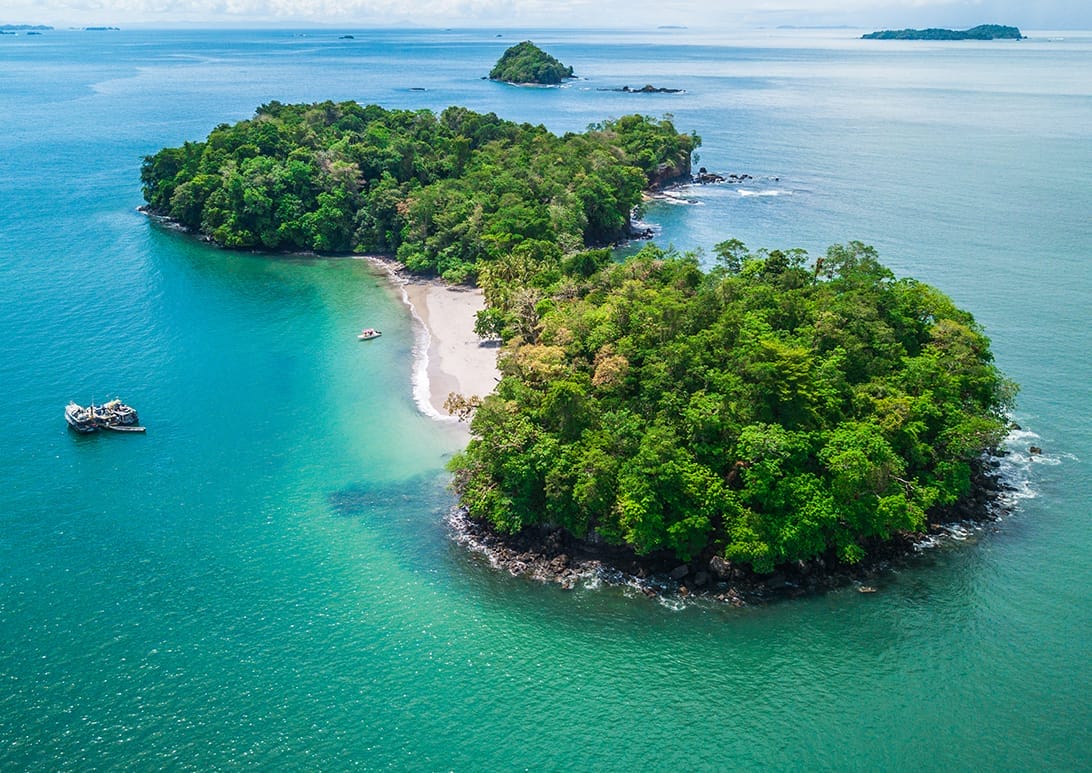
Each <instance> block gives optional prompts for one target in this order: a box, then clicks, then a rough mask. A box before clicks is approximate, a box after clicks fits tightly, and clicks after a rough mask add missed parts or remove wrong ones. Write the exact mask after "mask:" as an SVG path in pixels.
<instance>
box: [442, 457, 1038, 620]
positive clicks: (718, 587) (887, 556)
mask: <svg viewBox="0 0 1092 773" xmlns="http://www.w3.org/2000/svg"><path fill="white" fill-rule="evenodd" d="M1022 463H1023V464H1026V463H1030V462H1029V459H1028V456H1027V455H1026V454H1021V453H1019V452H1016V451H1014V450H1010V449H997V450H993V451H990V452H985V453H984V454H983V455H982V456H981V457H980V458H979V459H978V460H977V462H976V464H975V470H974V473H973V486H972V489H971V491H970V492H968V494H967V495H966V496H965V497H964V498H963V499H962V500H960V501H959V502H957V503H956V504H954V505H952V506H949V507H947V508H943V509H941V510H939V511H937V512H935V513H933V514H931V515H932V517H931V518H930V521H929V523H928V525H927V528H926V530H925V531H924V532H922V533H911V532H903V533H898V534H895V535H892V537H891V539H890V540H887V541H882V540H871V541H869V543H868V544H867V546H866V554H865V557H864V558H863V559H862V560H861V562H860V563H857V564H843V563H841V562H840V561H838V559H837V558H836V557H835V556H834V555H833V554H829V553H828V554H826V555H823V556H819V557H816V558H814V559H812V560H810V561H797V562H791V563H788V564H781V565H779V566H777V567H776V568H775V570H774V572H773V573H771V574H757V573H755V572H754V571H752V570H751V569H750V568H748V567H744V566H735V565H733V564H731V563H730V562H728V561H726V560H724V559H722V558H717V557H715V556H712V555H711V554H708V553H706V554H703V555H701V556H697V557H695V559H694V560H692V561H689V562H682V561H680V560H679V559H677V558H674V557H673V556H671V555H668V554H666V553H662V552H661V553H655V554H650V555H645V556H639V555H637V554H635V553H634V552H633V551H632V550H630V549H627V548H625V547H617V546H611V545H606V544H603V543H598V542H596V543H593V542H589V541H586V540H580V539H576V538H574V537H573V536H572V535H571V534H569V533H567V532H565V531H564V530H563V529H560V528H554V527H549V526H538V527H528V528H527V529H525V530H524V531H522V532H519V533H516V534H504V533H500V532H498V531H496V530H495V529H493V528H492V527H491V526H490V525H489V524H488V523H485V522H483V521H480V520H476V519H474V518H472V517H470V515H469V513H468V512H467V511H466V509H465V508H463V507H461V506H455V507H452V508H451V510H449V511H448V514H447V517H446V521H447V527H448V532H449V534H450V535H451V537H452V539H453V540H454V541H455V542H456V543H458V544H460V545H462V546H463V547H464V548H465V549H466V550H467V551H468V552H470V553H472V554H476V555H478V556H479V557H481V559H482V560H484V561H485V562H486V563H487V564H488V565H489V567H490V568H491V569H492V570H494V571H498V572H507V573H508V574H510V575H511V576H513V577H521V578H525V579H528V580H532V581H536V582H541V583H545V584H553V585H557V586H559V587H560V589H561V590H564V591H571V590H574V589H576V588H577V587H584V588H588V589H594V588H598V587H601V586H613V587H616V588H621V589H623V590H625V591H628V592H632V593H635V594H638V595H643V596H645V597H647V598H649V599H651V600H653V601H656V602H658V603H660V604H663V605H665V606H668V607H670V608H673V609H681V608H682V607H683V606H686V605H687V604H691V603H695V602H702V601H704V602H708V603H712V604H727V605H730V606H733V607H744V606H755V605H762V604H769V603H775V602H778V601H782V600H786V599H792V598H800V597H805V596H817V595H821V594H824V593H828V592H831V591H837V590H844V589H856V590H857V591H859V592H861V593H874V592H876V591H877V590H879V589H882V588H883V587H884V585H885V584H886V583H887V577H888V576H889V574H890V573H891V572H892V571H896V570H897V569H898V568H899V567H901V566H905V565H906V564H907V562H908V561H912V560H913V559H914V557H916V556H918V555H920V554H922V553H923V552H924V551H927V550H930V549H935V548H938V547H941V546H943V545H951V544H958V543H961V542H964V541H966V540H968V539H976V536H975V535H976V534H979V533H982V532H984V531H986V530H989V529H990V528H992V525H993V524H996V523H997V522H999V521H1001V520H1002V519H1004V518H1005V517H1006V516H1008V515H1010V514H1011V513H1012V511H1013V510H1014V508H1015V506H1016V504H1017V502H1018V501H1019V500H1020V499H1023V498H1026V497H1027V496H1028V493H1027V491H1026V490H1024V489H1025V488H1026V487H1024V486H1022V485H1021V484H1020V480H1021V479H1022V478H1023V477H1024V476H1023V475H1021V474H1020V470H1019V468H1020V466H1021V464H1022Z"/></svg>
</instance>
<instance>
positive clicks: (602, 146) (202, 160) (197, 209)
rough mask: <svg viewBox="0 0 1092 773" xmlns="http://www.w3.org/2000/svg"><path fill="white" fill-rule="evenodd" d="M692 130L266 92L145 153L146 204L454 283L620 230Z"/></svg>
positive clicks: (688, 144)
mask: <svg viewBox="0 0 1092 773" xmlns="http://www.w3.org/2000/svg"><path fill="white" fill-rule="evenodd" d="M700 142H701V140H700V139H699V138H698V137H697V136H695V135H692V134H682V133H679V132H678V131H676V129H675V127H674V126H673V125H672V123H671V122H670V121H668V120H666V119H664V120H655V119H652V118H648V117H645V116H639V115H629V116H622V117H621V118H618V119H615V120H609V121H603V122H601V123H599V124H596V125H594V126H592V127H590V128H589V129H588V130H587V131H585V132H583V133H580V134H575V133H569V134H565V135H564V136H560V137H559V136H557V135H555V134H552V133H551V132H549V131H547V130H546V128H545V127H543V126H532V125H530V124H516V123H513V122H511V121H506V120H503V119H501V118H498V117H497V116H496V115H494V114H493V113H489V114H486V115H483V114H480V113H475V112H472V111H470V110H467V109H466V108H462V107H449V108H447V109H446V110H444V111H443V112H442V113H440V114H439V115H436V114H433V113H432V112H430V111H427V110H385V109H383V108H381V107H378V106H376V105H368V106H364V105H360V104H358V103H356V102H341V103H334V102H323V103H318V104H311V105H285V104H281V103H279V102H271V103H269V104H267V105H263V106H262V107H260V108H258V111H257V113H256V115H255V116H254V118H253V119H251V120H248V121H241V122H239V123H237V124H235V125H227V124H223V125H221V126H218V127H216V128H215V129H214V130H213V131H212V132H211V133H210V134H209V136H208V138H207V139H206V140H205V141H204V142H187V143H185V144H184V145H182V146H181V147H177V148H165V149H163V150H161V151H159V152H158V153H156V154H154V155H151V156H148V157H146V158H145V159H144V164H143V168H142V171H141V178H142V180H143V183H144V198H145V200H146V201H147V202H148V203H147V208H146V209H147V211H148V212H149V213H151V214H154V215H159V216H163V217H167V218H170V219H171V220H173V221H175V222H177V223H178V224H180V225H182V226H184V227H186V228H188V229H190V230H192V231H195V232H198V233H200V234H202V235H203V236H205V237H206V238H208V239H209V240H211V241H213V242H215V243H217V244H220V245H222V246H225V247H233V248H242V249H264V250H272V251H283V252H291V251H314V252H320V253H369V254H388V255H394V256H396V257H397V259H398V260H399V262H401V263H402V264H403V265H405V266H406V268H407V269H409V270H410V271H411V272H415V273H419V274H433V275H440V276H442V277H443V278H444V279H446V280H447V281H449V282H453V283H456V284H459V283H464V282H468V281H473V280H474V278H475V277H477V276H479V275H480V274H481V273H482V271H483V270H484V269H485V268H486V267H487V266H489V265H490V264H493V263H495V262H497V261H498V260H500V259H501V258H508V257H510V256H512V255H513V254H515V255H519V256H522V258H523V259H526V260H533V261H536V262H538V261H541V260H543V259H545V258H546V257H547V256H561V255H565V254H570V253H573V252H579V251H580V250H584V249H587V248H589V247H594V246H598V245H603V244H609V243H612V242H614V241H617V240H619V239H623V238H626V237H627V236H628V235H629V232H630V227H631V217H632V212H633V209H634V207H636V206H638V205H639V204H640V203H641V198H642V195H643V193H644V191H645V190H646V189H648V188H650V187H653V186H656V185H661V184H666V183H669V182H673V181H675V180H679V179H689V175H690V158H691V152H692V151H693V150H694V149H695V148H696V147H697V146H698V145H699V144H700Z"/></svg>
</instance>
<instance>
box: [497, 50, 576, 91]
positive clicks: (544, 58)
mask: <svg viewBox="0 0 1092 773" xmlns="http://www.w3.org/2000/svg"><path fill="white" fill-rule="evenodd" d="M574 77H576V76H575V75H574V74H573V68H572V67H567V66H565V65H563V64H562V63H561V62H559V61H558V60H557V59H555V58H554V57H552V56H550V55H549V54H547V53H546V52H545V51H543V50H542V49H541V48H539V47H538V46H536V45H535V44H534V43H532V42H531V41H530V40H525V41H523V42H522V43H517V44H516V45H514V46H512V47H511V48H509V49H508V50H507V51H505V52H504V53H503V54H502V55H501V58H500V59H498V60H497V63H496V64H495V65H494V66H493V69H492V70H490V71H489V80H493V81H504V82H505V83H513V84H517V85H523V84H534V85H539V86H556V85H557V84H559V83H561V82H563V81H564V80H566V79H567V78H574Z"/></svg>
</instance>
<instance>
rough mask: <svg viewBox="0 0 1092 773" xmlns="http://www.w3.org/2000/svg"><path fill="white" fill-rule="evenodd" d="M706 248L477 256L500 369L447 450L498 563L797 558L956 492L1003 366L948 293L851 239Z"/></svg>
mask: <svg viewBox="0 0 1092 773" xmlns="http://www.w3.org/2000/svg"><path fill="white" fill-rule="evenodd" d="M715 253H716V256H717V265H716V267H715V268H713V269H712V270H711V271H708V272H705V271H702V270H701V269H700V268H699V265H698V258H697V256H695V255H685V254H682V255H681V254H678V253H676V252H673V251H664V250H662V249H660V248H658V247H656V246H655V245H649V246H647V247H645V248H644V249H643V250H642V251H641V252H640V253H639V254H638V255H637V256H635V257H633V258H631V259H629V260H628V261H626V262H624V263H620V264H619V263H613V262H611V261H610V260H608V259H605V257H604V259H603V260H601V261H598V262H593V261H588V260H585V259H573V258H561V259H556V258H555V259H552V260H543V261H540V262H538V263H530V262H527V261H525V260H520V259H519V258H518V257H517V256H515V255H513V256H511V257H510V258H506V259H504V260H502V261H500V262H499V263H497V264H496V267H495V268H494V267H492V266H491V267H490V271H489V272H488V273H487V274H483V276H482V278H481V286H482V288H483V290H484V295H485V300H486V302H487V303H488V304H489V307H490V309H491V310H493V311H494V312H495V313H496V314H497V315H498V316H499V318H500V320H499V324H498V326H497V327H498V329H499V331H500V335H501V336H502V337H503V338H504V339H505V340H506V341H507V343H506V345H505V348H504V350H503V352H502V355H501V357H500V368H501V373H502V379H501V381H500V383H499V385H498V386H497V389H496V391H495V392H494V393H493V394H492V395H490V396H489V397H487V398H485V400H484V402H483V403H482V404H481V405H480V407H478V409H477V412H476V413H475V414H474V417H473V419H472V422H471V431H472V435H473V437H472V440H471V441H470V443H469V445H468V447H467V449H466V450H465V451H464V452H463V453H462V454H460V455H458V456H457V457H456V458H455V459H454V460H453V461H452V463H451V469H452V471H453V472H454V475H455V487H456V490H457V491H458V492H459V496H460V500H461V502H462V504H463V506H464V507H465V509H466V512H467V513H468V516H469V521H470V522H471V526H470V527H468V528H467V529H466V530H464V531H467V532H471V533H473V532H474V531H475V530H477V531H476V534H477V536H475V538H474V539H475V542H476V543H478V544H479V545H481V544H489V545H491V546H492V547H491V550H490V552H491V553H492V554H493V555H494V556H495V557H496V556H498V555H499V556H504V555H505V554H506V553H505V551H506V550H507V551H509V552H508V553H507V555H508V556H509V557H510V560H509V561H504V560H498V563H500V564H501V565H507V566H509V568H513V571H516V570H517V569H518V568H519V567H524V568H527V567H531V566H532V565H533V564H535V562H536V559H535V558H534V557H535V556H538V557H539V558H544V560H541V561H539V562H538V563H539V565H538V566H535V567H534V568H533V573H535V574H538V575H539V576H545V577H547V578H552V579H556V580H558V581H560V582H562V584H566V583H568V582H571V581H572V577H571V575H570V574H568V573H569V572H571V571H582V569H580V568H575V569H574V567H575V566H576V564H575V563H574V556H578V555H585V556H586V555H593V556H596V555H597V556H600V557H604V556H608V557H609V559H608V560H609V562H610V563H611V564H612V566H619V565H622V564H626V563H631V564H632V563H637V564H640V563H641V561H644V562H645V564H644V567H645V568H644V569H643V570H642V571H647V570H648V567H649V566H653V567H655V566H657V565H658V566H660V567H661V568H662V567H666V568H667V569H668V570H669V571H668V573H669V575H670V577H672V578H674V579H681V578H683V577H687V578H692V579H688V580H687V584H688V585H689V587H690V588H694V587H696V586H697V587H704V586H705V585H707V584H708V585H710V586H711V587H712V586H715V585H716V584H717V583H726V584H727V583H738V582H739V581H740V578H745V577H758V578H759V583H760V584H761V577H763V576H766V577H768V576H770V573H772V572H774V571H778V572H781V573H782V576H784V574H785V573H791V574H792V575H793V576H801V575H807V576H808V577H809V578H811V579H809V580H808V582H812V581H814V579H815V578H816V577H819V576H822V575H827V574H829V573H830V572H831V571H832V570H837V568H838V567H843V566H852V565H855V564H859V563H861V562H864V561H866V560H867V559H869V558H870V557H875V556H876V555H877V554H878V553H879V554H883V552H884V551H887V550H889V549H890V546H891V545H892V544H902V545H903V546H904V549H905V545H906V544H908V542H907V541H906V540H905V537H906V535H913V534H918V533H922V532H924V531H926V530H927V529H928V528H929V526H930V524H932V523H934V522H937V521H940V522H947V521H950V520H952V518H953V515H952V512H953V511H952V508H953V507H955V506H957V505H958V504H959V503H960V502H966V501H968V497H970V498H972V499H971V501H975V500H974V499H973V498H974V497H975V496H976V495H977V494H979V493H980V491H979V489H980V487H981V486H983V485H985V484H982V483H981V476H979V475H978V473H977V468H978V466H979V464H980V461H979V460H980V459H981V454H982V453H983V452H984V451H988V450H989V449H992V448H995V447H997V445H998V444H999V443H1000V441H1001V439H1002V438H1003V436H1004V435H1005V433H1006V432H1007V428H1008V421H1007V419H1006V418H1005V412H1006V410H1007V409H1008V408H1009V407H1011V404H1012V399H1013V396H1014V394H1015V387H1014V385H1012V384H1011V383H1010V382H1009V381H1007V380H1006V379H1005V378H1004V376H1003V375H1002V374H1001V373H1000V372H999V371H998V370H997V368H996V367H995V366H994V365H993V362H992V355H991V354H990V349H989V341H988V339H987V338H986V337H985V336H984V335H983V333H982V331H981V330H980V329H979V327H978V326H977V325H976V324H975V322H974V319H973V318H972V317H971V315H970V314H968V313H967V312H965V311H961V310H960V309H958V308H956V307H955V305H954V304H953V303H952V301H951V300H950V299H949V298H947V297H946V296H945V295H943V294H942V293H940V292H939V291H938V290H936V289H934V288H932V287H929V286H928V285H924V284H921V283H919V282H916V281H915V280H913V279H898V278H896V277H895V276H894V275H893V274H892V273H891V271H889V270H888V269H887V268H885V267H884V266H883V265H882V264H880V262H879V260H878V256H877V254H876V251H875V250H874V249H872V248H871V247H868V246H866V245H864V244H861V243H859V242H851V243H849V244H846V245H836V246H834V247H831V248H830V249H829V250H828V251H827V253H826V254H825V255H823V256H821V257H819V258H818V259H816V260H814V261H811V260H809V258H808V256H807V254H806V253H805V252H804V251H802V250H786V251H782V250H770V251H765V250H762V251H759V252H750V251H749V250H747V248H746V247H745V246H744V245H743V244H741V243H740V242H738V241H735V240H730V241H727V242H722V243H721V244H719V245H717V247H716V250H715ZM474 524H476V525H474ZM482 524H484V525H485V527H487V530H488V532H489V534H488V535H487V536H485V537H484V538H483V537H481V534H482V533H483V532H482V530H481V529H482V526H481V525H482ZM512 544H514V545H516V546H518V547H517V548H515V549H514V550H513V549H510V548H507V547H505V546H507V545H512ZM498 546H500V547H498ZM524 570H525V569H524ZM521 571H522V570H521ZM653 571H655V570H653ZM805 584H806V583H805ZM724 587H727V586H726V585H725V586H724ZM684 595H685V594H684Z"/></svg>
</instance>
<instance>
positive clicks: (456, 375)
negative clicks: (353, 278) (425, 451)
mask: <svg viewBox="0 0 1092 773" xmlns="http://www.w3.org/2000/svg"><path fill="white" fill-rule="evenodd" d="M373 262H374V263H375V264H376V265H379V266H381V267H382V268H383V269H384V270H385V271H386V272H387V274H388V275H389V276H390V277H391V279H392V281H393V282H394V283H395V284H396V285H399V286H400V287H401V290H402V299H403V300H404V301H405V303H406V305H408V306H409V307H410V311H411V313H412V314H413V316H414V318H415V319H416V320H417V321H418V322H419V323H420V324H421V326H422V330H421V331H420V332H421V340H420V342H419V351H418V353H417V354H418V357H419V358H421V362H419V363H418V367H415V368H414V378H415V382H416V383H415V384H414V396H415V398H416V399H417V401H418V405H420V407H421V409H422V410H423V411H425V413H427V414H429V415H430V416H434V417H436V418H443V419H451V418H452V417H450V416H449V415H448V413H447V411H445V410H444V401H445V400H447V397H448V395H449V394H450V393H452V392H457V393H459V394H461V395H463V396H464V397H471V396H475V395H476V396H478V397H485V396H486V395H487V394H489V393H490V392H492V391H493V389H494V388H495V387H496V385H497V380H498V379H499V378H500V371H498V370H497V352H498V347H497V343H496V342H484V341H482V340H481V339H480V338H478V336H477V335H475V334H474V316H475V314H477V312H478V311H480V310H481V309H484V308H485V299H484V298H483V297H482V293H481V290H478V289H476V288H469V287H454V286H451V285H447V284H444V283H443V282H441V281H440V280H434V279H433V280H423V279H417V278H415V277H410V276H407V275H406V274H404V273H403V272H401V271H400V270H399V268H398V264H395V263H392V262H391V261H386V260H381V259H376V260H374V261H373ZM421 365H423V367H421ZM422 403H424V404H422Z"/></svg>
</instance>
